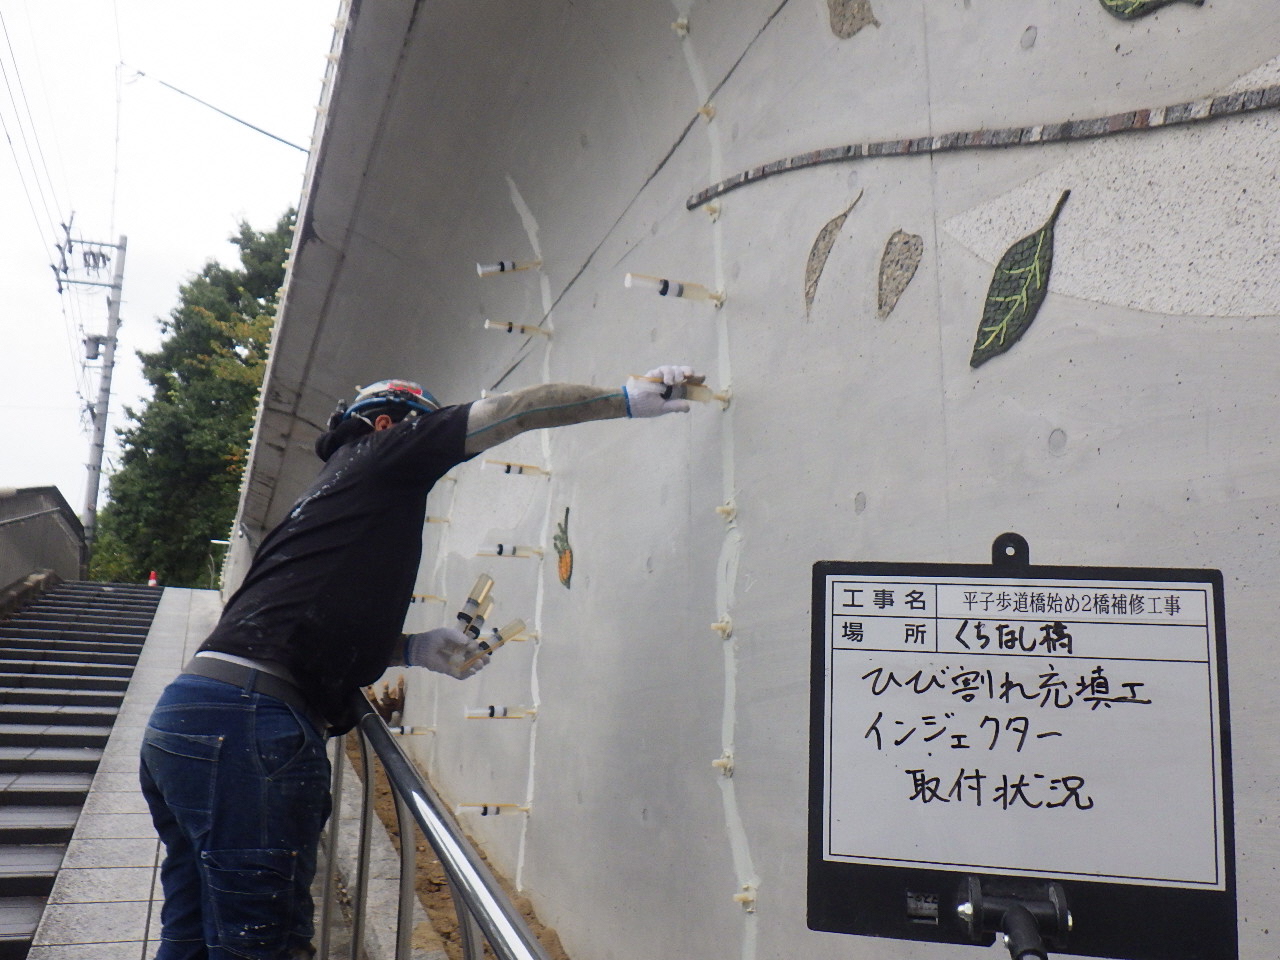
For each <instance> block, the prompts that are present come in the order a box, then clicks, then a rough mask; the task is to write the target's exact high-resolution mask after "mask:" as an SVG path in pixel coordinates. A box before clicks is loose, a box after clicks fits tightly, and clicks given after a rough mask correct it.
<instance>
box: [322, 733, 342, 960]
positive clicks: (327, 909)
mask: <svg viewBox="0 0 1280 960" xmlns="http://www.w3.org/2000/svg"><path fill="white" fill-rule="evenodd" d="M330 742H331V743H332V744H333V754H334V755H333V758H332V761H331V763H332V766H333V772H332V775H331V776H332V782H333V786H332V788H331V789H332V791H333V792H332V796H333V811H332V812H331V813H330V814H329V832H328V834H327V835H326V837H325V844H324V846H325V855H324V884H323V885H322V892H321V895H320V920H319V924H318V926H319V927H320V935H319V942H318V943H317V945H316V960H329V937H330V927H331V926H332V924H333V905H334V902H335V900H334V896H333V887H334V879H335V878H336V877H337V874H338V823H339V822H340V821H341V819H342V768H343V767H344V766H346V764H345V763H343V759H344V757H345V756H346V744H347V735H346V734H345V733H342V734H339V735H338V736H336V737H334V738H333V739H332V741H330Z"/></svg>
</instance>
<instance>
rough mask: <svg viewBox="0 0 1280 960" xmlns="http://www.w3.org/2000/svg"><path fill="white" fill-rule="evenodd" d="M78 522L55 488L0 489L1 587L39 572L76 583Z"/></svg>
mask: <svg viewBox="0 0 1280 960" xmlns="http://www.w3.org/2000/svg"><path fill="white" fill-rule="evenodd" d="M83 552H84V530H83V528H82V527H81V526H80V519H79V518H78V517H77V516H76V515H75V512H74V511H72V509H71V507H70V506H68V505H67V501H66V500H65V499H63V496H62V494H61V493H59V492H58V490H57V488H56V487H26V488H23V489H21V490H15V489H14V488H12V487H10V488H0V587H6V586H9V585H10V584H13V583H15V582H16V581H19V580H22V579H23V578H24V577H26V576H27V575H29V574H31V573H35V572H36V571H40V570H52V571H54V572H55V573H56V574H57V575H58V576H59V577H61V578H62V579H64V580H78V579H80V576H81V570H80V563H81V558H82V554H83Z"/></svg>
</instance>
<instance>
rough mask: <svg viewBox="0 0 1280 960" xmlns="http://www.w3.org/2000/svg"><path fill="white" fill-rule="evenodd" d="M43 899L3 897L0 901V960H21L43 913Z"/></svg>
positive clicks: (28, 947)
mask: <svg viewBox="0 0 1280 960" xmlns="http://www.w3.org/2000/svg"><path fill="white" fill-rule="evenodd" d="M44 901H45V898H44V897H5V898H4V899H2V900H0V960H21V958H25V957H26V955H27V951H28V950H29V949H30V946H31V938H32V937H33V936H35V932H36V926H37V924H39V923H40V916H41V914H43V913H44Z"/></svg>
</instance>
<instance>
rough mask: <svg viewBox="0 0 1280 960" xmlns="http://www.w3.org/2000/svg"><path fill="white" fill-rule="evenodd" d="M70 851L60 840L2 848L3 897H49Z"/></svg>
mask: <svg viewBox="0 0 1280 960" xmlns="http://www.w3.org/2000/svg"><path fill="white" fill-rule="evenodd" d="M66 851H67V848H66V847H65V846H64V845H63V844H60V843H40V844H20V845H15V846H11V847H0V898H9V897H44V896H47V895H48V893H49V891H50V890H52V889H53V881H54V880H55V879H56V878H57V875H58V868H59V867H60V866H62V857H63V855H64V854H65V853H66Z"/></svg>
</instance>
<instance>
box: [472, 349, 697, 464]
mask: <svg viewBox="0 0 1280 960" xmlns="http://www.w3.org/2000/svg"><path fill="white" fill-rule="evenodd" d="M692 376H693V370H692V369H691V368H689V367H680V366H666V367H659V368H658V369H656V370H650V371H649V373H648V374H646V375H645V376H644V377H630V378H628V380H627V382H626V384H624V385H623V386H622V387H620V388H615V389H612V390H609V389H601V388H600V387H588V386H582V385H579V384H572V383H547V384H541V385H539V386H536V387H525V388H524V389H523V390H515V391H512V392H511V393H503V394H499V395H498V396H493V397H485V398H484V399H483V400H478V401H476V402H475V403H473V404H472V405H471V410H470V411H469V413H468V414H467V441H466V447H465V449H466V452H467V453H469V454H474V453H479V452H480V451H482V450H488V449H489V448H490V447H492V446H496V445H497V444H499V443H502V441H504V440H510V439H511V438H512V437H514V436H516V435H517V434H520V433H524V432H525V431H526V430H538V429H541V428H543V427H564V426H569V425H570V424H574V423H586V422H587V421H589V420H610V419H614V418H617V417H656V416H660V415H662V414H664V413H678V412H684V411H687V410H688V409H689V403H688V401H687V400H679V399H674V400H673V399H671V398H670V397H671V388H672V387H675V386H679V385H680V384H682V383H684V382H685V381H686V380H687V379H689V378H690V377H692Z"/></svg>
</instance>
